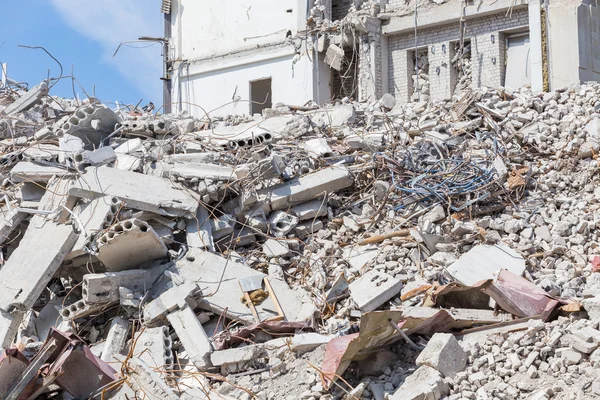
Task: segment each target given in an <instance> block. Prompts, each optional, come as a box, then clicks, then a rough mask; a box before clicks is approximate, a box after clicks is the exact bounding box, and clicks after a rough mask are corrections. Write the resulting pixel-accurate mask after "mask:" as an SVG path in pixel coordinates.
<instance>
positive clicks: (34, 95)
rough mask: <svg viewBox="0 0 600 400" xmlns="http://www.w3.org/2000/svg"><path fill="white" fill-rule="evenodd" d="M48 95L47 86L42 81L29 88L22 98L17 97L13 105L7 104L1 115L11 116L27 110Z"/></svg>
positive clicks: (0, 112)
mask: <svg viewBox="0 0 600 400" xmlns="http://www.w3.org/2000/svg"><path fill="white" fill-rule="evenodd" d="M47 94H48V84H47V83H46V81H43V82H42V83H40V84H39V85H37V86H34V87H33V88H31V89H30V90H29V91H28V92H27V93H25V94H24V95H23V96H21V97H19V98H18V99H17V100H16V101H15V102H14V103H12V104H9V105H8V106H7V107H6V108H5V109H4V110H2V111H0V114H1V115H7V116H8V115H13V114H17V113H21V112H23V111H27V110H29V109H30V108H31V107H33V106H34V105H36V104H37V103H39V102H40V100H41V99H42V98H43V97H44V96H46V95H47Z"/></svg>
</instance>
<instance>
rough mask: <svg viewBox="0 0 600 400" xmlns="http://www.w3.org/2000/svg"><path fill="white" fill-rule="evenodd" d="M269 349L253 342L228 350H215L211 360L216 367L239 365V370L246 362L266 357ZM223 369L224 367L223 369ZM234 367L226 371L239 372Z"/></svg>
mask: <svg viewBox="0 0 600 400" xmlns="http://www.w3.org/2000/svg"><path fill="white" fill-rule="evenodd" d="M266 356H267V351H266V349H265V346H264V345H262V344H251V345H248V346H244V347H237V348H233V349H227V350H219V351H215V352H213V353H212V354H211V355H210V361H211V362H212V364H213V365H214V366H215V367H227V366H231V365H232V364H233V365H237V366H238V369H237V371H239V370H241V369H243V368H244V367H243V366H244V364H246V363H249V362H251V361H252V360H254V359H256V358H260V357H266ZM221 370H223V368H222V369H221ZM237 371H233V370H232V369H229V370H226V371H225V373H231V372H237Z"/></svg>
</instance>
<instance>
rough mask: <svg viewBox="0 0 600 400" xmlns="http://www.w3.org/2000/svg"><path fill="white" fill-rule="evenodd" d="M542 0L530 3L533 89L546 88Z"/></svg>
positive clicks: (530, 47)
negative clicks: (543, 58) (543, 56)
mask: <svg viewBox="0 0 600 400" xmlns="http://www.w3.org/2000/svg"><path fill="white" fill-rule="evenodd" d="M540 3H541V2H540V0H531V2H530V3H529V52H530V56H531V90H533V91H534V92H542V91H543V90H544V64H543V60H542V51H543V50H542V23H545V21H544V22H542V14H541V4H540Z"/></svg>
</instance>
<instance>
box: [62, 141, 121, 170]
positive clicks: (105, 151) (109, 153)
mask: <svg viewBox="0 0 600 400" xmlns="http://www.w3.org/2000/svg"><path fill="white" fill-rule="evenodd" d="M116 159H117V154H116V153H115V151H114V150H113V148H112V147H109V146H104V147H101V148H99V149H96V150H83V151H79V152H77V153H75V155H74V156H73V160H74V161H75V164H76V165H77V169H78V170H80V171H85V169H86V168H87V167H90V166H94V167H97V166H100V165H104V164H108V163H111V162H113V161H115V160H116Z"/></svg>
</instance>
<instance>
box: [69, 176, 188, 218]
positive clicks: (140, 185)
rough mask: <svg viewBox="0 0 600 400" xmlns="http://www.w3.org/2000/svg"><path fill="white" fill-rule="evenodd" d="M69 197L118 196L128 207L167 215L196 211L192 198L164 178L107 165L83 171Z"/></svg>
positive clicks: (184, 214)
mask: <svg viewBox="0 0 600 400" xmlns="http://www.w3.org/2000/svg"><path fill="white" fill-rule="evenodd" d="M69 194H71V195H73V196H77V197H82V198H87V199H94V198H96V197H99V196H111V197H117V198H118V199H119V200H121V201H122V202H123V204H125V206H127V207H130V208H133V209H136V210H142V211H150V212H153V213H155V214H159V215H166V216H186V215H187V216H192V215H195V214H196V209H197V208H198V202H197V201H196V200H195V199H194V198H192V197H191V196H189V195H188V194H187V192H186V191H184V190H179V189H178V188H176V187H173V184H172V183H171V182H170V181H169V180H167V179H162V178H158V177H155V176H149V175H144V174H138V173H136V172H130V171H121V170H118V169H115V168H109V167H106V166H103V167H99V168H95V169H94V170H88V171H86V172H85V173H84V174H83V175H82V176H81V177H80V178H79V179H77V180H76V181H75V182H74V183H73V186H72V187H71V188H70V189H69Z"/></svg>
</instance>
